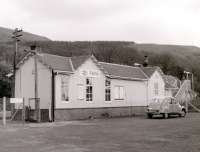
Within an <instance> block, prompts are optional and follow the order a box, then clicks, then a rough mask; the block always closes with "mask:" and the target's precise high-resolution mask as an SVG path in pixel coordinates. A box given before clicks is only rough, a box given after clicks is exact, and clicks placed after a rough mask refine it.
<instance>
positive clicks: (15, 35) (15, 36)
mask: <svg viewBox="0 0 200 152" xmlns="http://www.w3.org/2000/svg"><path fill="white" fill-rule="evenodd" d="M21 32H22V29H18V28H16V29H15V30H14V32H13V33H12V34H13V36H12V38H13V39H14V42H15V51H14V56H13V82H12V83H13V90H12V96H13V97H15V76H16V62H17V57H18V56H17V54H18V42H19V41H20V40H19V37H21V36H22V34H21Z"/></svg>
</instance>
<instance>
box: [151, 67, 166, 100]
mask: <svg viewBox="0 0 200 152" xmlns="http://www.w3.org/2000/svg"><path fill="white" fill-rule="evenodd" d="M154 83H158V90H159V91H158V95H155V92H154ZM155 96H165V82H164V80H163V78H162V76H161V75H160V73H159V72H158V71H155V72H154V73H153V75H152V76H151V77H150V78H149V81H148V103H149V102H150V100H151V99H152V98H154V97H155Z"/></svg>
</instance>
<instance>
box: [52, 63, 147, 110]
mask: <svg viewBox="0 0 200 152" xmlns="http://www.w3.org/2000/svg"><path fill="white" fill-rule="evenodd" d="M83 69H87V70H96V71H98V72H99V77H95V78H92V81H93V101H92V102H88V101H86V97H85V94H86V77H84V76H82V75H80V71H81V70H83ZM69 79H70V81H69V101H61V76H60V75H57V76H56V108H58V109H62V108H93V107H120V106H146V105H147V84H146V82H144V81H128V80H117V79H111V101H110V102H108V101H105V76H104V74H103V73H102V72H101V71H100V70H99V68H98V67H97V66H96V65H95V64H94V63H93V61H92V60H91V59H89V60H87V61H86V62H85V63H84V64H83V65H82V66H80V67H79V68H78V70H76V71H75V73H74V74H73V75H71V76H69ZM78 85H83V87H84V99H83V100H80V99H78ZM116 85H120V86H124V88H125V99H124V100H120V101H119V100H115V99H114V87H115V86H116Z"/></svg>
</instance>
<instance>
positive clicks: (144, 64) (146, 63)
mask: <svg viewBox="0 0 200 152" xmlns="http://www.w3.org/2000/svg"><path fill="white" fill-rule="evenodd" d="M144 57H145V60H144V63H143V66H144V67H147V66H148V64H149V58H148V56H147V55H145V56H144Z"/></svg>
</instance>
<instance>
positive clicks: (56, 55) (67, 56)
mask: <svg viewBox="0 0 200 152" xmlns="http://www.w3.org/2000/svg"><path fill="white" fill-rule="evenodd" d="M40 54H46V55H51V56H56V57H62V58H71V57H69V56H62V55H57V54H50V53H40Z"/></svg>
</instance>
